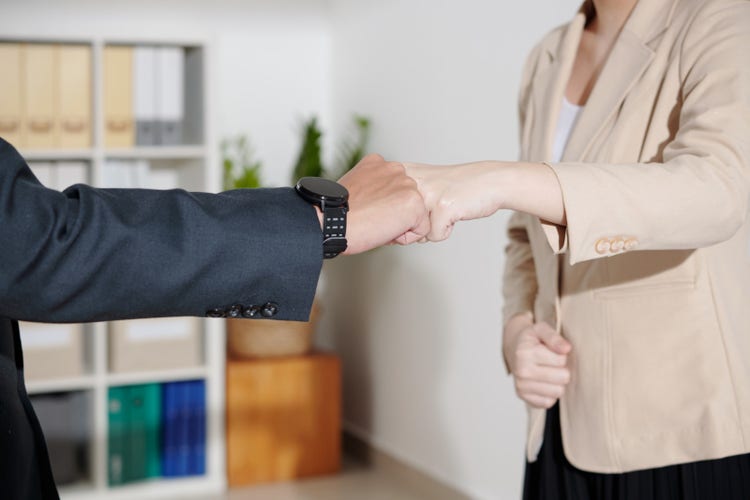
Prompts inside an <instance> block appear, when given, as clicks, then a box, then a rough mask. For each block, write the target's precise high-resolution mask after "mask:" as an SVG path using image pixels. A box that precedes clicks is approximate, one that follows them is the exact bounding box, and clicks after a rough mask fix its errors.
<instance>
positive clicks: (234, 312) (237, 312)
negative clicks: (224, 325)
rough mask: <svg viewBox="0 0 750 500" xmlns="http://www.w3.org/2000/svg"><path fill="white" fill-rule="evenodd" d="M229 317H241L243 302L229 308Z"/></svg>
mask: <svg viewBox="0 0 750 500" xmlns="http://www.w3.org/2000/svg"><path fill="white" fill-rule="evenodd" d="M227 317H228V318H235V319H237V318H241V317H242V305H241V304H235V305H233V306H232V307H230V308H229V310H228V311H227Z"/></svg>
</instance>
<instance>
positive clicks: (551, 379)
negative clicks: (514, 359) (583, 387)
mask: <svg viewBox="0 0 750 500" xmlns="http://www.w3.org/2000/svg"><path fill="white" fill-rule="evenodd" d="M514 375H515V376H516V379H517V380H530V381H533V382H542V383H545V384H557V385H566V384H567V383H568V382H570V370H568V369H567V368H554V367H551V366H538V365H532V366H522V367H520V368H518V370H517V372H516V373H515V374H514Z"/></svg>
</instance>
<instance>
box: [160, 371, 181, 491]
mask: <svg viewBox="0 0 750 500" xmlns="http://www.w3.org/2000/svg"><path fill="white" fill-rule="evenodd" d="M175 396H176V390H175V384H172V383H169V384H162V414H161V422H162V437H161V439H162V441H161V472H162V475H163V476H165V477H174V476H176V471H177V439H176V437H177V434H176V432H175V431H176V428H175V417H176V414H177V407H176V406H175V401H176V398H175Z"/></svg>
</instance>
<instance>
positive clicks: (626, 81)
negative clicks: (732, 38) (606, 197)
mask: <svg viewBox="0 0 750 500" xmlns="http://www.w3.org/2000/svg"><path fill="white" fill-rule="evenodd" d="M676 3H677V0H640V1H639V2H638V3H637V4H636V6H635V8H634V9H633V12H632V13H631V14H630V17H629V18H628V20H627V21H626V23H625V25H624V26H623V29H622V31H621V32H620V35H619V36H618V38H617V40H616V41H615V44H614V46H613V47H612V50H611V52H610V54H609V57H608V58H607V61H606V63H605V65H604V67H603V68H602V71H601V73H600V74H599V77H598V79H597V83H596V84H595V85H594V88H593V89H592V92H591V95H590V96H589V99H588V101H587V102H586V104H585V107H584V108H583V110H582V111H581V115H580V116H579V118H578V122H577V123H576V126H575V128H574V130H573V132H572V134H571V136H570V139H569V141H568V144H567V147H566V149H565V154H564V156H563V160H569V159H573V160H580V159H582V158H583V157H584V156H585V154H586V153H587V151H588V149H589V147H590V146H591V144H592V143H593V141H594V139H595V138H596V136H597V134H598V133H599V132H600V131H601V130H602V128H603V127H604V125H605V124H606V123H607V122H608V120H609V119H611V117H612V116H613V115H614V113H615V111H616V110H617V109H618V108H619V107H620V105H621V104H622V102H623V100H624V99H625V97H626V96H627V94H628V92H629V91H630V89H631V88H632V86H633V84H634V83H635V82H636V81H637V80H638V78H639V77H640V76H641V74H642V73H643V71H644V70H645V69H646V68H647V67H648V65H649V63H650V62H651V60H652V59H653V56H654V49H653V48H654V47H656V44H657V42H658V41H659V40H660V39H661V35H662V34H663V33H664V32H665V31H666V29H667V27H668V26H669V23H670V22H671V18H672V14H673V12H674V6H675V4H676ZM593 9H594V7H593V2H592V0H585V1H584V3H583V5H582V6H581V8H580V9H579V10H578V13H577V14H576V16H575V17H574V18H573V20H572V21H571V22H570V23H569V24H568V26H567V27H566V28H565V29H564V31H563V32H562V34H561V38H560V39H558V40H557V43H554V42H555V41H553V42H552V43H550V44H549V45H548V46H547V48H546V52H547V56H548V58H549V59H548V60H549V65H548V67H547V69H546V70H544V71H542V72H540V74H539V76H538V78H539V80H540V81H538V82H536V85H535V89H537V91H536V92H535V96H534V99H535V100H537V102H539V103H541V106H539V107H537V109H538V110H540V112H541V113H542V114H543V115H544V116H542V117H541V118H542V122H543V123H544V124H545V125H544V126H542V127H539V133H540V134H542V136H540V137H536V140H538V141H541V142H537V144H539V145H540V146H541V147H542V148H543V150H542V154H543V156H544V159H545V160H549V159H551V155H552V142H553V140H554V134H555V131H556V129H557V119H558V117H559V113H560V107H561V104H562V99H563V96H564V93H565V88H566V87H567V83H568V80H569V79H570V72H571V70H572V67H573V62H574V60H575V56H576V53H577V51H578V45H579V43H580V39H581V34H582V33H583V29H584V27H585V25H586V21H587V19H589V18H590V17H591V15H592V14H593Z"/></svg>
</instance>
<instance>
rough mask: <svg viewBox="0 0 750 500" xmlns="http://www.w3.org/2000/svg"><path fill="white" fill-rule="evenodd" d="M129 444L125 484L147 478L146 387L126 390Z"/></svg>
mask: <svg viewBox="0 0 750 500" xmlns="http://www.w3.org/2000/svg"><path fill="white" fill-rule="evenodd" d="M126 400H127V407H128V408H127V410H126V411H127V424H126V426H127V428H128V432H127V444H126V445H125V454H124V455H125V456H124V459H123V463H124V471H123V476H124V479H125V482H128V483H129V482H133V481H139V480H142V479H145V478H146V441H147V436H146V435H147V432H146V386H145V385H131V386H130V387H127V388H126Z"/></svg>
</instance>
